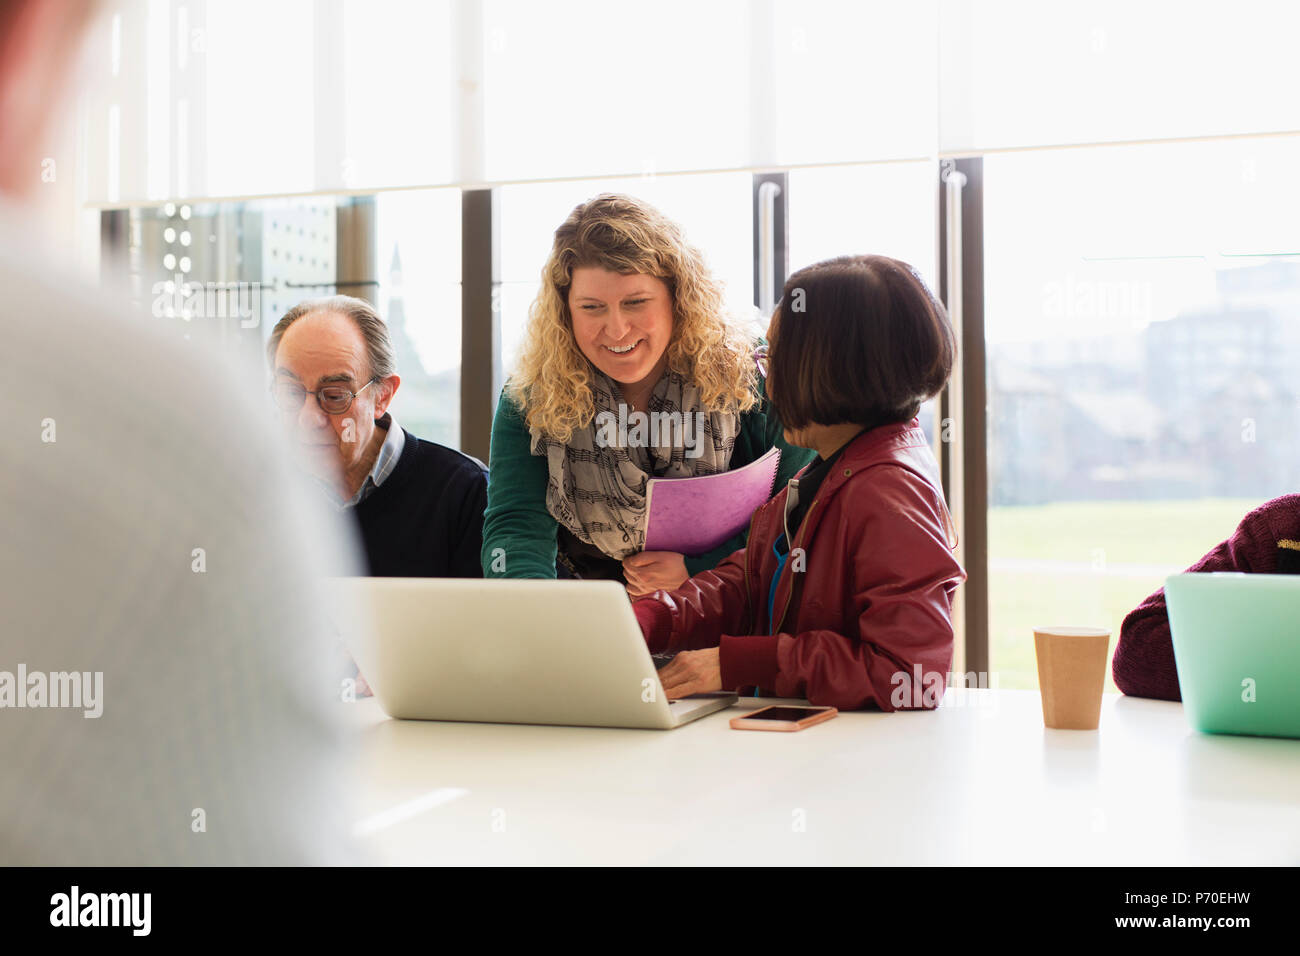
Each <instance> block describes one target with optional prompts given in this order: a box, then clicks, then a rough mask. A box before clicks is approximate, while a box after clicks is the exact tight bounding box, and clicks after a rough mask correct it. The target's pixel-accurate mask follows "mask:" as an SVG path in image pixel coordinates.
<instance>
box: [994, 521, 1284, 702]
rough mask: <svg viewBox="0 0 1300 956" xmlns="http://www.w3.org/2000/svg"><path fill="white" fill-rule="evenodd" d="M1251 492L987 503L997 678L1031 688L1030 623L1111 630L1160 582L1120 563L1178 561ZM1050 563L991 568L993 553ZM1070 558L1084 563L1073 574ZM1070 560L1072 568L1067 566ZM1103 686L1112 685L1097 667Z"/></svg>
mask: <svg viewBox="0 0 1300 956" xmlns="http://www.w3.org/2000/svg"><path fill="white" fill-rule="evenodd" d="M1260 504H1262V502H1261V501H1258V500H1255V499H1226V498H1211V499H1202V500H1198V501H1089V502H1066V503H1058V504H1050V505H1034V506H1015V507H996V508H990V509H989V568H990V570H989V645H990V646H989V658H990V667H991V670H992V673H993V676H994V679H996V681H997V686H998V687H1004V688H1036V687H1037V686H1038V672H1037V667H1036V664H1035V661H1034V630H1033V629H1034V627H1035V626H1036V625H1061V624H1070V625H1077V626H1087V627H1109V628H1110V629H1111V653H1112V654H1113V653H1114V650H1115V642H1116V641H1117V640H1118V639H1119V627H1120V623H1121V622H1122V621H1123V619H1124V615H1126V614H1127V613H1128V612H1129V611H1130V610H1132V609H1133V608H1134V607H1136V606H1137V604H1138V603H1139V602H1140V601H1141V600H1142V599H1143V598H1145V597H1146V596H1147V595H1148V594H1150V593H1151V592H1153V591H1155V590H1156V589H1157V588H1159V587H1161V586H1162V585H1163V584H1164V577H1163V575H1161V574H1160V573H1145V572H1139V573H1136V574H1133V575H1130V574H1127V573H1124V574H1118V573H1104V572H1100V571H1094V570H1092V569H1093V568H1094V567H1101V568H1109V569H1111V571H1124V570H1125V569H1124V568H1123V566H1124V565H1147V566H1152V565H1156V566H1165V565H1167V566H1170V567H1174V568H1177V569H1182V568H1185V567H1187V566H1188V565H1190V564H1192V563H1193V562H1195V561H1196V560H1197V559H1198V558H1200V557H1201V556H1202V555H1203V554H1205V552H1207V551H1209V550H1210V549H1211V548H1212V547H1214V546H1215V545H1216V544H1218V543H1219V542H1220V541H1222V540H1223V539H1224V538H1226V537H1228V536H1229V535H1231V534H1232V531H1233V529H1234V528H1236V526H1237V524H1238V523H1239V522H1240V521H1241V519H1242V518H1243V517H1244V516H1245V515H1246V513H1247V512H1249V511H1250V510H1251V509H1253V508H1255V507H1257V506H1258V505H1260ZM1007 560H1014V561H1043V562H1059V563H1060V564H1061V566H1058V567H1056V568H1053V567H1051V566H1050V565H1048V566H1045V567H1043V568H1041V569H1036V568H1035V569H1024V568H1016V569H999V568H998V562H999V561H1007ZM1079 565H1087V566H1088V567H1087V568H1086V569H1083V573H1079V572H1078V570H1077V568H1078V566H1079ZM1070 566H1073V567H1074V569H1076V570H1073V571H1072V570H1071V569H1070ZM1106 690H1107V691H1108V692H1110V693H1115V692H1116V688H1115V685H1114V682H1113V681H1112V680H1111V679H1110V677H1109V668H1108V670H1107V678H1106Z"/></svg>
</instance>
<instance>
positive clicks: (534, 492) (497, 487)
mask: <svg viewBox="0 0 1300 956" xmlns="http://www.w3.org/2000/svg"><path fill="white" fill-rule="evenodd" d="M759 395H760V401H759V403H758V404H757V405H755V406H754V407H753V408H752V409H750V410H749V411H748V412H743V413H742V414H741V416H740V431H739V432H738V433H737V434H736V445H735V448H734V449H733V450H732V452H731V467H732V468H739V467H741V466H743V465H747V464H749V463H750V462H751V461H754V460H755V459H757V458H759V457H761V456H762V455H763V454H764V453H766V452H767V450H768V449H769V448H771V447H772V446H773V445H776V446H777V447H778V448H780V449H781V465H780V467H779V468H778V469H777V472H776V485H775V489H774V490H775V491H780V489H782V488H784V487H785V484H786V482H787V481H789V480H790V479H791V478H793V477H794V476H795V474H796V473H797V472H798V471H799V469H800V468H802V467H803V466H804V465H806V464H808V463H809V462H810V461H812V460H813V459H814V458H816V457H817V453H816V452H814V451H813V450H812V449H809V448H799V447H797V446H794V445H787V444H786V443H785V439H784V438H783V437H782V435H781V421H780V419H778V418H777V416H776V413H775V411H773V410H772V409H771V408H770V406H769V405H768V403H767V395H766V392H764V391H763V383H762V380H761V379H760V380H759ZM488 466H489V467H488V491H487V510H486V511H485V512H484V513H483V551H482V553H481V558H482V561H483V576H484V577H485V578H553V577H555V552H556V531H557V529H558V528H559V525H558V524H557V523H556V521H555V519H554V518H552V517H551V513H550V512H549V511H547V510H546V481H547V468H546V459H545V458H543V457H541V456H540V455H534V454H533V453H532V451H531V439H530V437H529V434H528V426H527V425H526V424H525V423H524V418H523V415H522V414H521V412H520V410H519V406H518V405H516V404H515V402H514V400H513V399H511V398H510V396H509V395H508V394H507V393H506V392H505V391H504V390H503V391H502V393H501V398H500V400H499V401H498V402H497V411H496V416H495V417H494V418H493V420H492V447H491V454H490V459H489V462H488ZM748 534H749V532H748V529H746V530H745V531H742V532H740V534H738V535H736V536H735V537H734V538H732V539H730V540H729V541H724V542H723V543H722V544H721V545H719V546H718V547H716V548H714V549H713V550H712V551H710V552H708V553H707V554H701V555H694V556H692V555H687V556H686V570H687V571H688V572H689V573H690V574H699V573H700V572H701V571H707V570H708V569H710V568H712V567H715V566H716V565H717V564H718V563H720V562H721V561H722V559H723V558H725V557H727V556H728V555H729V554H732V553H733V552H735V551H736V550H738V549H740V548H743V547H744V546H745V539H746V536H747V535H748ZM498 549H500V550H498ZM503 564H504V570H502V565H503Z"/></svg>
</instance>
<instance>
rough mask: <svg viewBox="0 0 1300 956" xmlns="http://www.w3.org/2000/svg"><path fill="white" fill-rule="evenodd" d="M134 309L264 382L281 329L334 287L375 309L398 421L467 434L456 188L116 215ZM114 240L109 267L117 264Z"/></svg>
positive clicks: (454, 441) (114, 232)
mask: <svg viewBox="0 0 1300 956" xmlns="http://www.w3.org/2000/svg"><path fill="white" fill-rule="evenodd" d="M106 215H107V219H106V234H107V235H109V236H110V237H117V238H118V239H120V241H121V243H122V249H121V251H122V252H124V253H125V256H124V261H125V262H126V264H127V267H128V270H129V273H130V279H131V282H132V285H133V291H134V293H135V299H136V301H137V304H138V306H139V307H140V308H141V309H142V310H144V311H147V312H149V313H151V314H152V316H153V317H155V318H157V319H159V320H162V321H166V322H169V323H170V325H171V327H172V328H174V329H175V330H176V332H177V334H178V335H180V336H182V337H183V338H185V339H187V340H192V341H194V342H195V344H196V345H200V346H202V347H208V348H219V349H222V350H224V351H227V352H231V353H234V354H236V355H237V356H238V357H239V359H240V360H241V361H242V362H243V363H244V364H245V365H246V366H247V367H248V368H249V370H250V372H251V373H252V377H253V379H254V380H256V379H257V378H258V377H261V376H263V375H264V374H265V371H264V363H265V353H264V347H265V343H266V340H267V338H268V337H269V336H270V334H271V330H272V329H273V328H274V326H275V323H276V322H278V321H279V319H280V317H281V316H282V315H284V313H285V312H287V311H288V310H289V309H290V308H292V307H293V306H294V305H296V304H297V303H298V302H301V301H303V300H304V299H313V298H319V297H322V296H329V295H334V294H336V293H341V294H346V295H352V296H357V297H359V298H363V299H366V300H368V301H369V302H371V303H372V304H373V305H375V306H377V307H378V309H379V312H380V314H381V315H382V316H383V317H384V319H385V320H386V321H387V322H388V324H389V330H390V332H391V335H392V338H393V344H394V349H395V352H396V359H397V371H398V374H399V375H400V376H401V378H402V384H401V387H400V388H399V390H398V393H397V397H396V399H395V400H394V402H393V405H392V410H393V414H394V416H395V417H396V418H397V419H398V420H399V421H400V422H401V423H402V425H404V426H405V427H406V428H408V429H409V430H410V431H412V432H414V433H415V434H417V435H419V436H421V437H423V438H429V439H432V440H434V441H437V442H440V443H443V444H447V445H452V446H456V445H458V444H459V439H460V328H461V307H460V300H461V295H460V272H461V263H460V190H458V189H434V190H411V191H401V192H392V193H384V194H381V195H380V196H378V197H374V196H360V197H334V196H320V197H309V198H292V199H289V198H286V199H267V200H257V201H250V202H229V203H202V204H194V205H191V204H189V203H163V204H160V205H158V206H156V207H139V208H135V209H132V210H130V211H124V212H121V213H108V214H106ZM117 251H118V249H117V248H116V246H115V243H113V242H110V243H109V248H108V250H107V252H108V253H109V256H110V261H113V262H117V261H119V260H118V259H117V257H116V253H117Z"/></svg>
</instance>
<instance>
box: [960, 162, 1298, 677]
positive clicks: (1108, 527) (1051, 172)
mask: <svg viewBox="0 0 1300 956" xmlns="http://www.w3.org/2000/svg"><path fill="white" fill-rule="evenodd" d="M1298 161H1300V141H1298V140H1296V139H1290V138H1279V139H1261V140H1235V141H1220V142H1210V143H1197V144H1168V145H1151V146H1129V147H1109V148H1093V149H1078V150H1068V151H1054V152H1043V153H1032V152H1031V153H1021V154H1010V155H996V156H990V157H986V159H985V166H984V169H985V197H984V201H985V212H984V215H985V264H986V271H985V283H986V296H985V313H986V314H985V323H986V334H987V349H988V354H987V359H988V416H989V429H988V431H989V461H988V468H989V487H990V509H989V573H990V578H989V580H990V585H989V587H990V593H989V603H990V645H991V646H990V657H991V664H992V668H993V670H994V671H995V672H997V673H998V675H999V678H1000V681H1001V685H1002V686H1012V687H1032V686H1036V683H1037V675H1036V671H1035V664H1034V652H1033V631H1032V629H1033V627H1034V626H1035V625H1040V624H1049V625H1051V624H1081V625H1101V626H1109V627H1110V628H1111V629H1112V634H1113V637H1112V642H1111V645H1112V650H1113V648H1114V645H1115V643H1116V641H1117V640H1118V637H1119V628H1120V623H1121V621H1122V619H1123V617H1124V615H1125V614H1126V613H1127V612H1128V611H1129V610H1131V609H1132V608H1133V607H1135V606H1136V605H1137V604H1138V603H1139V602H1140V601H1141V600H1142V599H1143V598H1144V597H1146V596H1147V595H1148V594H1150V593H1151V592H1153V591H1155V590H1156V589H1157V588H1159V587H1161V586H1162V584H1163V582H1164V578H1165V577H1166V575H1168V574H1169V573H1173V572H1176V571H1181V570H1183V569H1184V568H1186V567H1187V566H1188V565H1190V564H1192V563H1193V562H1194V561H1195V560H1196V559H1198V558H1199V557H1200V556H1201V555H1202V554H1204V553H1205V552H1207V551H1209V550H1210V548H1212V547H1213V546H1214V545H1215V544H1217V543H1218V542H1219V541H1221V540H1223V539H1224V538H1226V537H1227V536H1228V535H1229V534H1231V532H1232V530H1233V528H1234V527H1235V526H1236V524H1237V522H1238V521H1239V520H1240V519H1241V518H1242V517H1243V516H1244V515H1245V514H1246V512H1247V511H1248V510H1250V509H1251V508H1252V507H1254V506H1256V505H1258V504H1260V503H1261V502H1263V501H1264V500H1266V499H1268V498H1270V497H1273V496H1276V495H1279V494H1282V493H1286V492H1292V491H1295V490H1296V488H1297V487H1298V482H1300V455H1297V454H1296V441H1297V438H1300V413H1298V409H1300V406H1298V405H1297V402H1298V401H1300V385H1297V377H1296V374H1295V369H1296V368H1297V367H1300V364H1298V363H1300V233H1297V230H1296V225H1295V224H1296V222H1297V221H1298V218H1300V193H1297V191H1296V190H1295V188H1294V185H1293V183H1292V179H1293V175H1294V174H1293V170H1294V169H1295V168H1296V164H1297V162H1298ZM1111 689H1113V687H1112V688H1111Z"/></svg>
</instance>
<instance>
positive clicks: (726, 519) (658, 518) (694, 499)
mask: <svg viewBox="0 0 1300 956" xmlns="http://www.w3.org/2000/svg"><path fill="white" fill-rule="evenodd" d="M780 463H781V449H780V448H776V447H773V448H770V449H768V451H767V454H765V455H763V456H762V457H761V458H757V459H755V460H754V461H751V462H750V463H749V464H748V465H745V466H743V467H741V468H737V469H735V470H734V471H724V472H720V473H719V474H716V475H701V476H699V477H698V478H651V479H650V480H649V481H647V482H646V509H645V512H646V527H645V550H647V551H677V552H680V553H681V554H704V553H705V552H706V551H712V550H713V549H714V548H716V547H717V546H718V545H720V544H722V542H724V541H726V540H727V539H728V538H730V537H731V536H732V535H734V534H736V533H737V532H739V531H743V530H744V529H745V528H746V527H748V525H749V519H750V517H751V516H752V515H753V514H754V512H755V511H756V510H757V509H758V506H759V505H761V504H763V503H764V502H765V501H767V500H768V499H769V498H771V497H772V486H773V484H775V482H776V469H777V466H778V465H779V464H780Z"/></svg>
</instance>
